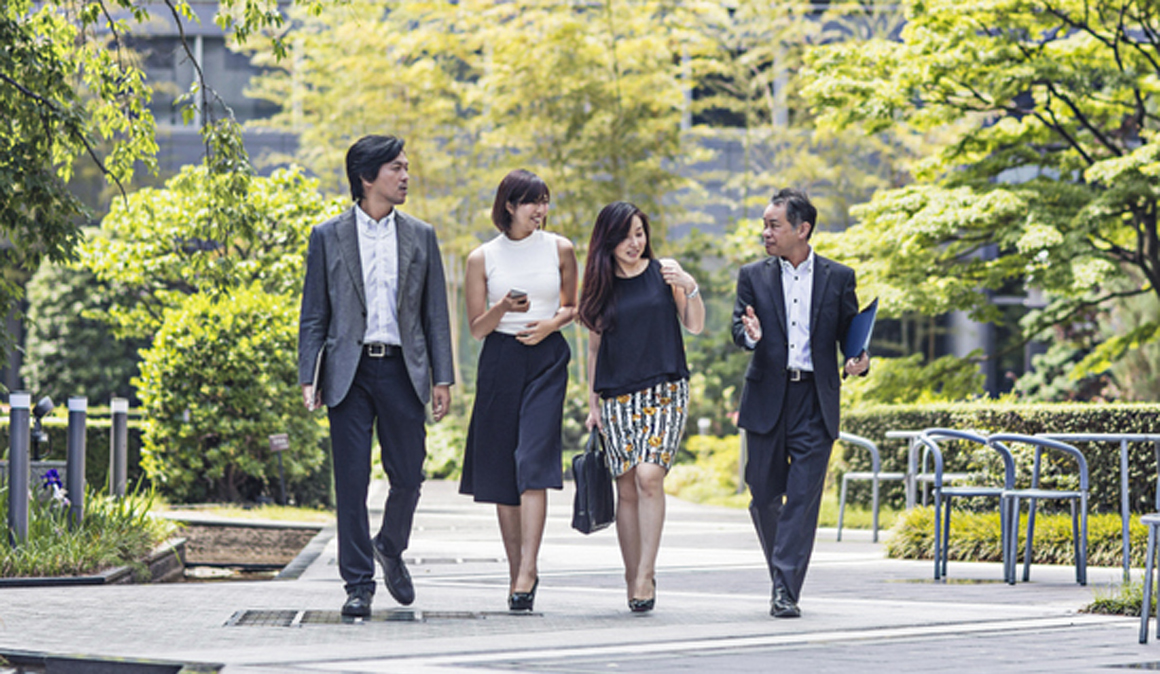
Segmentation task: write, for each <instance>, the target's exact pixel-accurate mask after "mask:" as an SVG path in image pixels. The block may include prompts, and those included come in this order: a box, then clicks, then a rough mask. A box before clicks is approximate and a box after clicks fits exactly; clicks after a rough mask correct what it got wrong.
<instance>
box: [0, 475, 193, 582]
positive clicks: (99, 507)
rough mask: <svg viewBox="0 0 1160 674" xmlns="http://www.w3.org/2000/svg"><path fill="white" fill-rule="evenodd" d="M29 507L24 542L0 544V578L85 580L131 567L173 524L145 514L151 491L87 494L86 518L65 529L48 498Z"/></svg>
mask: <svg viewBox="0 0 1160 674" xmlns="http://www.w3.org/2000/svg"><path fill="white" fill-rule="evenodd" d="M34 496H39V498H32V499H31V500H30V502H29V513H28V540H27V541H25V542H24V543H22V544H21V545H19V546H17V547H15V548H14V547H12V546H10V545H7V544H4V545H0V578H19V577H36V576H85V575H91V574H94V573H98V572H100V571H105V570H107V569H110V568H114V567H118V566H125V565H134V566H138V568H139V569H140V568H143V567H141V566H140V560H143V559H145V558H146V557H147V556H148V555H149V554H150V553H151V552H152V551H153V549H154V548H156V547H157V546H158V545H160V544H161V543H162V542H164V541H165V540H166V539H168V538H169V537H170V536H171V535H172V534H173V533H174V532H175V531H176V529H177V525H176V524H174V523H173V522H168V521H166V520H162V519H159V518H155V517H153V516H152V515H151V514H150V510H151V509H152V508H153V507H154V505H155V503H156V501H157V497H156V495H155V494H154V492H152V491H147V492H138V493H134V494H130V495H128V496H126V497H125V498H123V499H114V498H110V497H109V496H107V495H105V494H101V493H93V492H90V493H89V494H88V495H87V496H86V498H85V518H84V521H83V522H82V523H81V524H80V526H78V527H75V528H73V529H72V530H70V529H69V525H68V520H67V517H68V514H67V510H66V509H64V508H63V507H61V505H60V503H59V502H58V501H56V500H54V499H52V498H51V497H48V496H47V494H45V493H44V492H41V493H40V494H37V495H34ZM0 519H2V520H3V521H5V522H6V521H7V519H8V489H7V487H3V488H0Z"/></svg>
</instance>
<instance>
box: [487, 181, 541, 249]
mask: <svg viewBox="0 0 1160 674" xmlns="http://www.w3.org/2000/svg"><path fill="white" fill-rule="evenodd" d="M551 199H552V193H551V191H550V190H548V184H547V183H545V182H544V181H543V179H542V178H540V176H538V175H536V174H535V173H532V172H531V171H525V170H524V169H516V170H514V171H512V172H511V173H509V174H507V175H506V176H504V177H503V180H501V181H499V187H497V188H496V190H495V203H494V204H492V205H491V221H492V223H493V224H494V225H495V227H496V229H498V230H499V231H501V232H503V233H504V234H507V233H508V231H509V230H510V229H511V228H512V214H511V213H509V212H508V209H507V205H508V204H511V205H512V206H519V205H520V204H537V203H540V202H542V201H550V200H551Z"/></svg>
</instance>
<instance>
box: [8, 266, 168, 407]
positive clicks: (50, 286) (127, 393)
mask: <svg viewBox="0 0 1160 674" xmlns="http://www.w3.org/2000/svg"><path fill="white" fill-rule="evenodd" d="M114 295H115V291H114V290H113V289H112V288H110V287H109V286H108V285H107V284H105V283H102V282H100V281H98V280H97V279H96V277H95V276H93V274H92V272H89V271H85V270H76V269H72V268H70V267H68V266H65V265H56V264H45V265H41V267H40V269H38V270H37V272H36V274H35V275H33V277H32V280H31V281H29V283H28V303H29V311H28V341H27V345H26V348H25V354H24V368H25V369H24V375H25V378H26V379H27V381H28V388H29V390H31V391H33V392H35V394H36V395H37V396H40V395H49V396H52V398H53V400H55V401H56V402H57V404H58V405H59V404H61V403H63V402H64V401H65V400H66V399H67V398H68V397H69V396H76V395H79V396H85V397H87V398H88V399H89V404H91V405H107V404H108V403H109V399H110V398H112V397H114V396H117V397H122V398H129V399H130V401H131V402H132V404H134V405H136V404H137V402H136V399H137V395H136V391H135V390H134V389H133V387H132V385H131V384H130V380H131V379H132V378H133V377H134V376H135V375H136V374H137V361H138V360H140V358H139V356H138V355H137V352H138V350H139V349H142V348H144V347H146V346H148V342H147V341H145V340H118V339H116V338H115V337H113V334H112V330H111V329H110V327H109V325H108V323H107V322H106V321H105V320H103V318H102V316H103V315H104V314H105V313H106V312H108V310H109V309H110V308H111V307H112V306H113V305H114V303H115V302H117V300H115V299H114ZM120 302H121V303H124V302H125V300H124V299H122V300H120Z"/></svg>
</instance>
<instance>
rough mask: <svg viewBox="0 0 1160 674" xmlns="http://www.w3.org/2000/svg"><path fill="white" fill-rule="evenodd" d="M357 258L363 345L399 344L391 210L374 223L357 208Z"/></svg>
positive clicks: (395, 247)
mask: <svg viewBox="0 0 1160 674" xmlns="http://www.w3.org/2000/svg"><path fill="white" fill-rule="evenodd" d="M354 213H355V220H356V221H357V223H358V257H359V262H360V263H361V264H362V275H363V288H364V290H365V292H366V298H367V331H366V333H364V334H363V343H364V344H393V345H395V346H398V345H399V344H401V343H402V340H401V339H400V338H399V316H398V281H399V243H398V237H397V232H398V228H397V227H395V209H393V208H392V209H391V212H390V213H388V214H387V217H385V218H383V219H382V220H379V221H375V220H374V219H372V218H371V216H369V215H367V214H366V212H365V211H363V209H362V208H360V207H359V206H358V205H355V207H354Z"/></svg>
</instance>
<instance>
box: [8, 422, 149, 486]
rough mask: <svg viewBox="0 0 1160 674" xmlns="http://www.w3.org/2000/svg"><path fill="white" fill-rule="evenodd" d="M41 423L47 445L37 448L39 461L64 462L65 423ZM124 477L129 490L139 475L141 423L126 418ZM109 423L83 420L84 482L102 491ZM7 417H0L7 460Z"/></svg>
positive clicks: (110, 430)
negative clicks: (127, 437)
mask: <svg viewBox="0 0 1160 674" xmlns="http://www.w3.org/2000/svg"><path fill="white" fill-rule="evenodd" d="M41 424H42V425H43V427H44V430H45V432H47V433H48V444H47V445H46V446H44V447H42V448H41V453H42V454H41V458H42V459H48V460H52V461H64V460H65V459H67V458H68V420H67V419H62V418H60V417H56V416H49V417H48V418H47V419H44V420H43V421H42V422H41ZM128 432H129V439H128V453H129V457H128V471H127V472H128V476H129V487H130V488H132V486H133V485H135V484H137V481H138V480H140V479H141V478H142V476H143V474H142V472H141V421H139V420H138V419H134V418H133V416H132V415H130V417H129V431H128ZM112 434H113V420H112V419H109V418H93V417H89V418H88V419H86V420H85V483H87V484H89V485H92V487H93V488H94V489H98V490H100V489H104V488H105V487H106V486H108V481H109V447H110V445H111V444H112ZM8 439H9V432H8V418H7V417H0V456H2V457H3V458H4V459H7V458H8Z"/></svg>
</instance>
